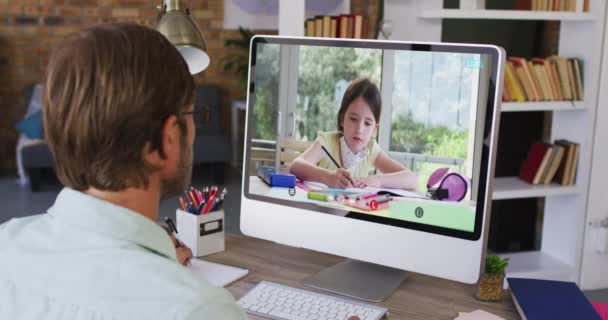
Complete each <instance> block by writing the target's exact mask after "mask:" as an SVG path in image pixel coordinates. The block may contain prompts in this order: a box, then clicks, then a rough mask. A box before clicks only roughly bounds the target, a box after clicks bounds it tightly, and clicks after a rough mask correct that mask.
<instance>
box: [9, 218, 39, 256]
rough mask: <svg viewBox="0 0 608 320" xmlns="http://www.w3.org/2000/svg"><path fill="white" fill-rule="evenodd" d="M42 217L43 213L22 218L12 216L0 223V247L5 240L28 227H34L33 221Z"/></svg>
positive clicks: (17, 234) (12, 237) (37, 220)
mask: <svg viewBox="0 0 608 320" xmlns="http://www.w3.org/2000/svg"><path fill="white" fill-rule="evenodd" d="M43 218H44V215H42V214H37V215H32V216H27V217H22V218H12V219H10V220H8V221H6V222H4V223H3V224H0V248H1V247H2V244H3V243H4V244H6V243H7V242H6V240H11V239H14V238H15V237H17V236H19V234H21V233H22V232H23V231H25V230H28V229H29V228H35V227H36V226H35V223H36V222H39V221H40V220H41V219H43Z"/></svg>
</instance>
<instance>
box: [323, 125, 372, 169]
mask: <svg viewBox="0 0 608 320" xmlns="http://www.w3.org/2000/svg"><path fill="white" fill-rule="evenodd" d="M317 141H319V143H321V145H324V146H325V148H327V151H329V153H331V155H332V157H334V159H336V161H338V163H339V164H340V166H342V164H341V163H342V161H341V159H342V158H341V157H342V154H341V152H340V132H338V131H329V132H318V133H317ZM380 151H382V149H380V146H379V145H378V142H376V140H374V139H371V140H370V141H369V143H368V144H367V147H366V149H365V152H366V155H365V158H363V159H361V160H360V161H359V162H358V163H357V165H355V166H353V167H352V168H348V169H346V170H347V171H348V172H349V173H350V174H351V175H352V176H353V177H355V178H365V177H367V176H369V175H370V174H372V173H373V171H374V170H375V169H376V167H375V166H374V162H375V161H376V158H377V157H378V155H379V154H380ZM317 166H318V167H320V168H323V169H329V170H336V165H335V164H334V163H333V162H332V161H331V159H329V157H327V156H326V155H325V152H324V153H323V158H321V161H319V163H318V164H317Z"/></svg>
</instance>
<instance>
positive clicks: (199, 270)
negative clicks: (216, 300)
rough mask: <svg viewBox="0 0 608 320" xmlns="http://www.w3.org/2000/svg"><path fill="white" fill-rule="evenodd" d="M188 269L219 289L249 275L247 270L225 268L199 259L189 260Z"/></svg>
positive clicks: (222, 265)
mask: <svg viewBox="0 0 608 320" xmlns="http://www.w3.org/2000/svg"><path fill="white" fill-rule="evenodd" d="M188 269H190V270H192V271H193V272H194V273H196V274H198V275H201V276H202V277H203V278H205V280H207V282H209V283H210V284H211V285H212V286H214V287H217V288H221V287H225V286H227V285H229V284H231V283H233V282H235V281H237V280H239V279H241V278H243V277H244V276H246V275H247V274H248V273H249V270H247V269H242V268H237V267H232V266H227V265H224V264H219V263H215V262H209V261H204V260H201V259H196V258H193V259H190V265H189V266H188Z"/></svg>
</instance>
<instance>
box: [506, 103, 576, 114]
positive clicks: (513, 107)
mask: <svg viewBox="0 0 608 320" xmlns="http://www.w3.org/2000/svg"><path fill="white" fill-rule="evenodd" d="M585 109H586V106H585V104H584V103H583V102H582V101H543V102H503V103H502V106H501V112H527V111H581V110H585Z"/></svg>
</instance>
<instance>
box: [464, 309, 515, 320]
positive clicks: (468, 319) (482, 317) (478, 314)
mask: <svg viewBox="0 0 608 320" xmlns="http://www.w3.org/2000/svg"><path fill="white" fill-rule="evenodd" d="M454 320H504V319H503V318H501V317H499V316H496V315H493V314H491V313H489V312H486V311H483V310H475V311H473V312H469V313H465V312H460V314H459V316H458V317H456V319H454Z"/></svg>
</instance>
